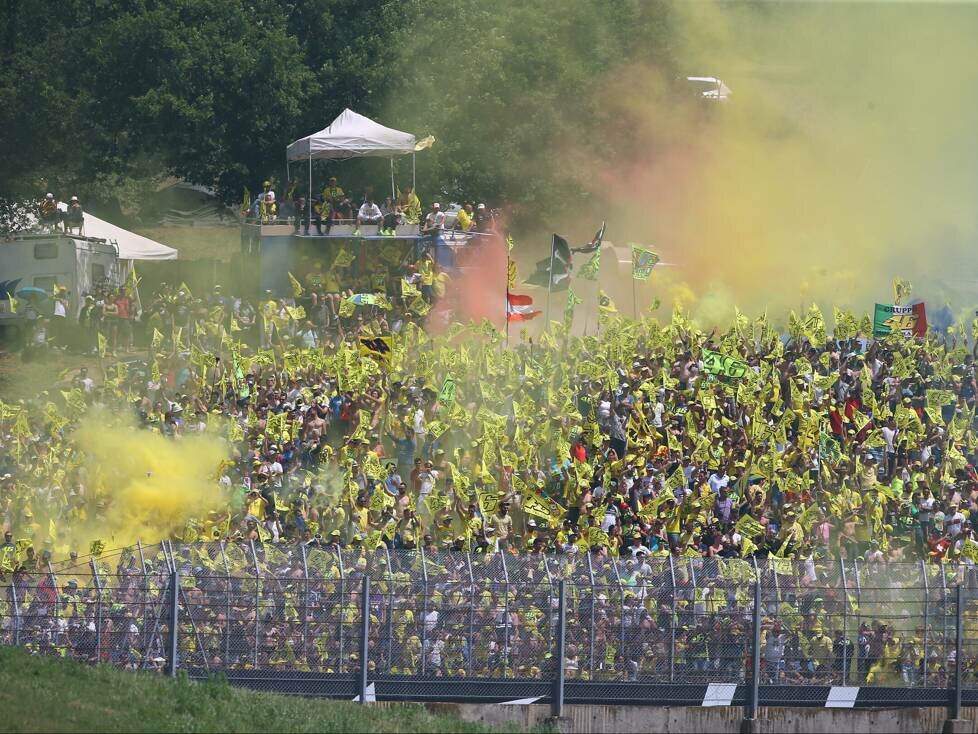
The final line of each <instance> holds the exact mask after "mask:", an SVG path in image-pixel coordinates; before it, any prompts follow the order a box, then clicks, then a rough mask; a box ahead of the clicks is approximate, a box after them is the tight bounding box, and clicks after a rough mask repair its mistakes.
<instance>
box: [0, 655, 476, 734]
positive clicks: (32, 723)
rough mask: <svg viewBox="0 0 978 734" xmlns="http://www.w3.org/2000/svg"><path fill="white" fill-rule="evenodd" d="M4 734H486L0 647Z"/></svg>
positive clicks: (396, 710) (426, 717) (408, 716)
mask: <svg viewBox="0 0 978 734" xmlns="http://www.w3.org/2000/svg"><path fill="white" fill-rule="evenodd" d="M0 731H4V732H40V731H54V732H76V731H77V732H81V731H98V732H130V731H131V732H149V731H153V732H203V731H230V732H244V731H275V732H278V731H284V732H485V731H490V729H488V728H486V727H484V726H480V725H478V724H471V723H468V722H465V721H462V720H460V719H456V718H453V717H448V716H438V715H433V714H429V713H428V712H427V711H425V709H424V708H422V707H421V706H396V707H390V708H388V707H384V708H380V707H373V706H365V707H361V706H360V705H358V704H354V703H348V702H345V701H327V700H322V699H305V698H298V697H296V698H293V697H289V696H277V695H273V694H265V693H257V692H254V691H247V690H244V689H239V688H232V687H231V686H229V685H227V684H226V683H224V682H220V681H209V682H207V683H193V682H190V681H188V680H186V679H182V678H177V679H175V680H171V679H169V678H161V677H159V676H158V675H154V674H150V673H126V672H121V671H117V670H113V669H111V668H108V667H106V666H100V667H97V668H90V667H88V666H85V665H82V664H81V663H78V662H75V661H73V660H60V659H56V658H45V657H38V656H31V655H28V654H26V653H25V652H24V651H23V650H18V649H16V648H9V647H0Z"/></svg>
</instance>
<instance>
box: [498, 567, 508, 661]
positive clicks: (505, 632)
mask: <svg viewBox="0 0 978 734" xmlns="http://www.w3.org/2000/svg"><path fill="white" fill-rule="evenodd" d="M496 552H497V553H498V554H499V561H500V563H502V566H503V678H508V677H509V571H508V570H507V568H506V553H505V552H504V551H502V550H499V551H496Z"/></svg>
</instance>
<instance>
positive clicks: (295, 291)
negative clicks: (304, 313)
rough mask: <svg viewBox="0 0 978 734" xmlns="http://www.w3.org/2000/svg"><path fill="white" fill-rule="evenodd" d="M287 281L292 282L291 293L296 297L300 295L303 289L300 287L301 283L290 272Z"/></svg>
mask: <svg viewBox="0 0 978 734" xmlns="http://www.w3.org/2000/svg"><path fill="white" fill-rule="evenodd" d="M289 282H290V283H291V284H292V295H293V296H295V297H296V298H298V297H299V296H301V295H302V293H303V290H304V289H303V287H302V284H301V283H300V282H299V281H298V280H296V279H295V276H294V275H292V273H289Z"/></svg>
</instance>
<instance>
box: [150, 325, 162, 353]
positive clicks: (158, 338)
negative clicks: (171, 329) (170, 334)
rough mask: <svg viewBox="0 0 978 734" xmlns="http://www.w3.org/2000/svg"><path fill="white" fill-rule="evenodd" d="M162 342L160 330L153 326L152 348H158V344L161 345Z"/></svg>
mask: <svg viewBox="0 0 978 734" xmlns="http://www.w3.org/2000/svg"><path fill="white" fill-rule="evenodd" d="M162 344H163V335H162V334H161V333H160V330H159V329H157V328H156V327H155V326H154V327H153V341H152V345H153V349H154V350H156V349H159V348H160V345H162Z"/></svg>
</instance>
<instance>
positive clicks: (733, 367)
mask: <svg viewBox="0 0 978 734" xmlns="http://www.w3.org/2000/svg"><path fill="white" fill-rule="evenodd" d="M703 369H704V370H705V371H706V372H709V373H710V374H711V375H719V376H721V377H729V378H731V379H733V380H739V379H741V378H743V377H746V376H747V373H748V372H751V368H750V365H749V364H747V363H746V362H744V361H743V360H741V359H736V358H735V357H728V356H727V355H725V354H720V353H719V352H713V351H710V350H709V349H704V350H703Z"/></svg>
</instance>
